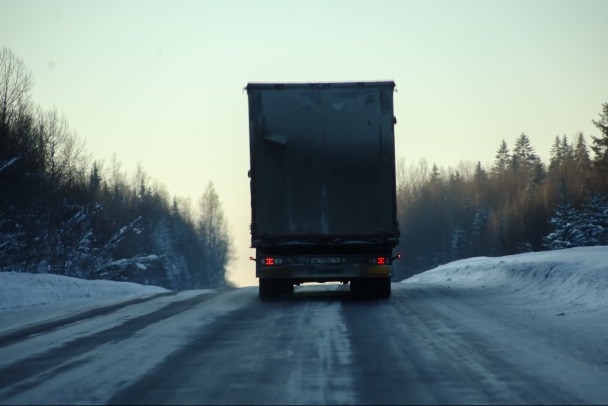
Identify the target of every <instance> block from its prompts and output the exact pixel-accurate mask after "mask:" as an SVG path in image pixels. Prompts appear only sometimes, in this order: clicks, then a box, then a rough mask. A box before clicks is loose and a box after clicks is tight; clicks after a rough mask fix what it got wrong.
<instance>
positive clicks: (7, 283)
mask: <svg viewBox="0 0 608 406" xmlns="http://www.w3.org/2000/svg"><path fill="white" fill-rule="evenodd" d="M164 292H168V291H167V290H166V289H164V288H160V287H157V286H144V285H138V284H136V283H129V282H114V281H106V280H84V279H78V278H70V277H67V276H59V275H51V274H29V273H19V272H0V333H1V332H2V331H5V330H9V329H11V328H14V327H17V326H21V325H25V324H31V323H36V322H38V321H44V320H49V319H53V318H57V317H62V316H65V315H68V314H70V313H75V312H81V311H85V310H88V309H91V308H95V307H99V306H102V305H109V304H112V303H117V302H122V301H126V300H131V299H134V298H138V297H142V296H148V295H155V294H158V293H164Z"/></svg>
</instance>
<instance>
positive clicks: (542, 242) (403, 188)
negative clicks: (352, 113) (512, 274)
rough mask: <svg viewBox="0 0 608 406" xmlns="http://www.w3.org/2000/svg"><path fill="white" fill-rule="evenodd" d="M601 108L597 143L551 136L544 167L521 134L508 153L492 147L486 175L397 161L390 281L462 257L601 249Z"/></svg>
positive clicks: (604, 152) (606, 161) (606, 217)
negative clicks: (395, 255)
mask: <svg viewBox="0 0 608 406" xmlns="http://www.w3.org/2000/svg"><path fill="white" fill-rule="evenodd" d="M602 107H603V108H602V111H601V112H600V119H599V120H598V121H595V120H593V123H594V125H595V126H596V127H597V128H598V129H599V131H600V133H601V136H600V137H594V136H591V145H590V146H588V145H587V143H586V140H585V136H584V134H582V133H579V134H576V135H575V136H574V137H573V138H572V139H571V138H569V137H568V136H566V135H563V136H561V137H560V136H556V137H555V141H554V143H553V146H552V148H551V151H550V159H549V162H548V164H545V163H544V162H542V160H541V159H540V157H539V156H538V155H537V154H536V152H535V149H534V147H533V146H532V143H531V140H530V138H529V137H528V136H527V135H526V134H525V133H522V134H521V135H519V136H518V137H517V138H516V139H515V142H514V144H513V147H512V148H510V147H509V146H508V144H507V142H506V141H504V140H503V141H502V142H501V143H500V145H499V146H498V148H497V150H496V155H495V157H494V161H493V163H492V167H491V168H484V167H483V166H482V164H481V162H480V161H478V162H477V163H476V164H475V165H466V164H461V165H460V166H459V169H456V170H454V169H451V168H450V169H448V170H447V171H446V170H444V169H440V168H439V167H438V166H437V165H433V166H432V167H429V165H428V163H427V162H426V161H424V160H422V161H420V162H419V163H418V164H417V165H416V164H410V165H409V166H407V165H406V163H405V161H404V160H403V159H402V160H401V161H400V162H399V163H398V167H397V207H398V220H399V225H400V231H401V238H400V244H399V246H398V247H397V250H399V251H400V252H402V253H403V259H402V260H400V261H397V262H396V263H395V274H396V277H397V279H403V278H406V277H408V276H411V275H413V274H415V273H419V272H422V271H425V270H428V269H431V268H433V267H435V266H438V265H440V264H444V263H447V262H450V261H454V260H458V259H462V258H468V257H475V256H502V255H510V254H517V253H523V252H530V251H542V250H547V249H560V248H569V247H574V246H584V245H608V103H605V104H603V106H602ZM590 149H591V151H590ZM591 152H592V153H593V156H591Z"/></svg>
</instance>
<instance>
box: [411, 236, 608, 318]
mask: <svg viewBox="0 0 608 406" xmlns="http://www.w3.org/2000/svg"><path fill="white" fill-rule="evenodd" d="M402 283H433V284H441V285H444V286H450V287H458V288H466V287H469V288H494V291H498V292H500V293H502V294H504V295H509V296H512V297H518V298H520V299H522V298H524V297H528V298H530V299H533V300H534V301H536V302H539V301H542V302H544V303H545V304H548V303H550V302H552V303H554V305H555V307H556V308H570V309H571V310H574V311H577V310H580V311H591V310H594V309H600V308H606V307H608V247H605V246H602V247H579V248H570V249H564V250H556V251H544V252H533V253H526V254H519V255H510V256H504V257H497V258H489V257H477V258H469V259H464V260H460V261H455V262H451V263H449V264H445V265H441V266H439V267H437V268H435V269H432V270H430V271H427V272H424V273H421V274H418V275H415V276H413V277H411V278H409V279H406V280H405V281H403V282H402Z"/></svg>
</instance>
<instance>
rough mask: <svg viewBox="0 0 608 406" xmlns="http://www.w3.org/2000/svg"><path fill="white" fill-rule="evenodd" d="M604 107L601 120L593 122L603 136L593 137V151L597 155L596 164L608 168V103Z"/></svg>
mask: <svg viewBox="0 0 608 406" xmlns="http://www.w3.org/2000/svg"><path fill="white" fill-rule="evenodd" d="M602 107H603V109H602V112H601V113H600V119H599V120H598V121H595V120H592V121H593V124H594V125H595V126H596V127H597V128H598V129H599V130H600V132H601V133H602V136H601V137H594V136H591V139H592V140H593V145H592V146H591V149H592V150H593V152H594V153H595V159H594V163H595V164H597V165H598V166H602V167H606V166H608V103H604V104H603V105H602Z"/></svg>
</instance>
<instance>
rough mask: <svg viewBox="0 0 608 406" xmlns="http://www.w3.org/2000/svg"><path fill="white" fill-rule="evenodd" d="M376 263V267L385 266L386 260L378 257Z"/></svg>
mask: <svg viewBox="0 0 608 406" xmlns="http://www.w3.org/2000/svg"><path fill="white" fill-rule="evenodd" d="M376 263H377V264H378V265H386V258H384V257H378V260H377V261H376Z"/></svg>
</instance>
